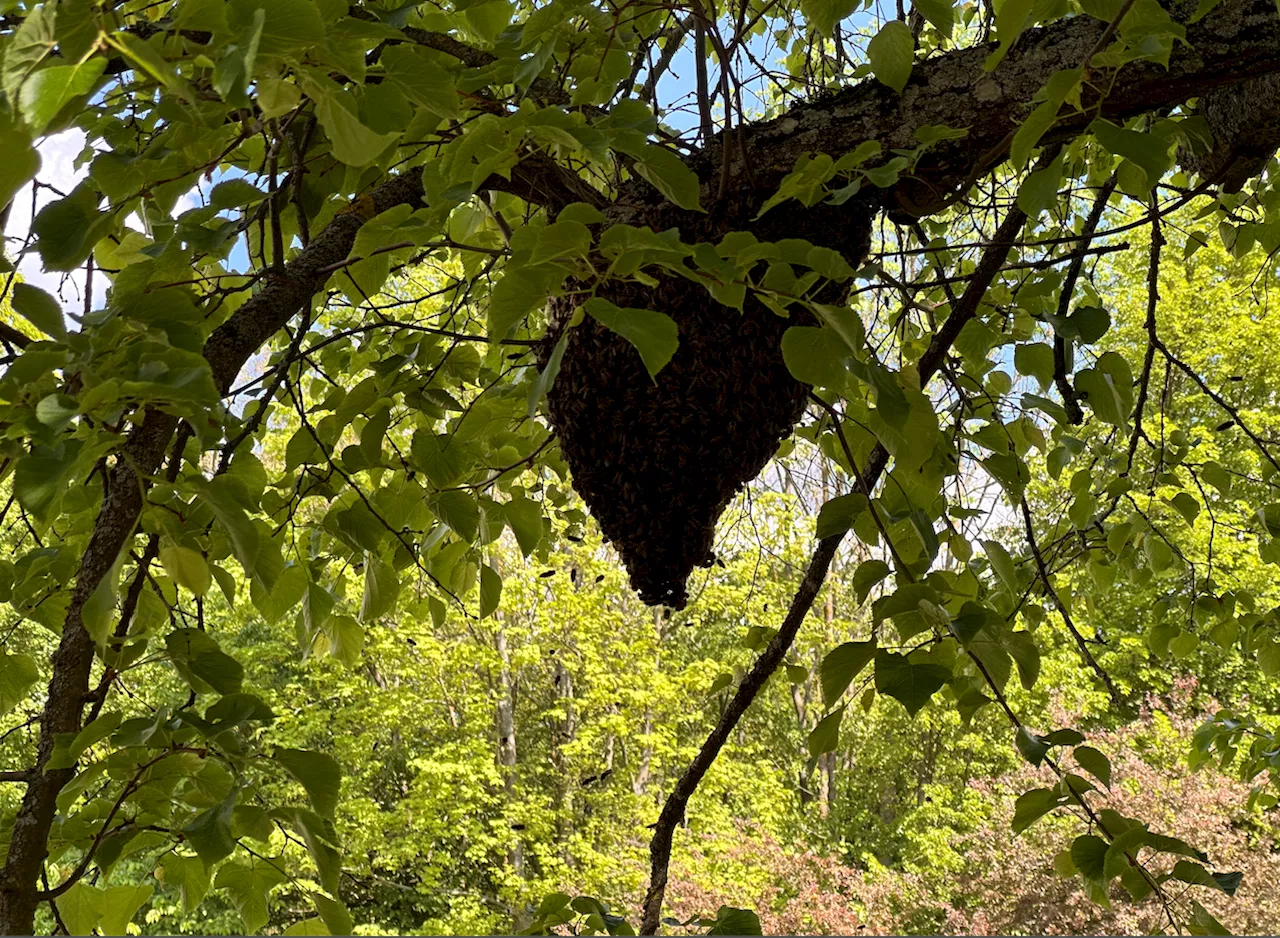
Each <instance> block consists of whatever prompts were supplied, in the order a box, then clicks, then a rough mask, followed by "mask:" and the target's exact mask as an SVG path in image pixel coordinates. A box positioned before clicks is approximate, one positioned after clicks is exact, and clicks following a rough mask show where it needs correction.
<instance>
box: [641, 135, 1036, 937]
mask: <svg viewBox="0 0 1280 938" xmlns="http://www.w3.org/2000/svg"><path fill="white" fill-rule="evenodd" d="M1054 156H1056V150H1055V151H1054V152H1053V153H1052V154H1049V155H1048V161H1052V159H1053V158H1054ZM1042 162H1044V158H1043V157H1042ZM1026 220H1027V217H1026V215H1025V214H1024V213H1023V212H1022V210H1021V209H1019V208H1017V207H1016V206H1015V207H1013V208H1011V209H1010V210H1009V214H1008V215H1007V216H1005V219H1004V221H1003V222H1002V223H1001V225H1000V227H999V228H998V229H997V230H996V233H995V236H994V237H993V238H992V242H993V245H992V246H991V247H989V248H987V250H986V251H985V252H983V255H982V257H981V259H980V260H979V262H978V266H977V268H976V269H975V270H974V272H973V277H972V278H971V279H970V281H969V285H968V286H967V287H966V288H965V291H964V294H963V295H962V296H961V297H960V302H959V303H957V304H956V306H955V308H954V309H953V310H952V312H951V315H950V316H949V317H948V318H947V320H946V322H944V323H943V324H942V327H941V328H940V329H939V330H938V332H937V333H936V334H935V335H934V337H933V340H932V341H931V342H930V343H929V347H928V349H926V350H925V353H924V354H923V355H922V356H921V357H920V361H919V363H918V364H917V366H916V368H917V371H918V373H919V376H920V384H921V386H922V387H923V386H924V385H925V384H926V383H927V382H928V380H929V379H930V378H932V377H933V376H934V374H936V373H937V371H938V369H939V368H940V367H941V365H942V362H943V360H944V359H945V358H946V355H947V353H948V351H950V349H951V345H952V343H953V342H955V339H956V336H958V335H959V334H960V330H961V329H963V328H964V326H965V324H966V323H968V322H969V321H970V320H972V319H973V318H974V316H976V315H977V313H978V307H979V305H980V304H981V302H982V298H983V297H984V296H985V295H986V293H987V288H988V287H990V286H991V283H992V281H994V280H995V278H996V275H997V274H998V273H999V272H1000V269H1001V268H1002V267H1003V265H1004V262H1005V260H1006V258H1008V256H1009V251H1010V245H1011V244H1012V243H1013V241H1014V239H1015V238H1016V237H1017V236H1018V234H1019V232H1021V230H1022V226H1023V224H1024V223H1025V222H1026ZM888 464H889V453H888V451H887V450H885V448H884V445H883V444H880V443H877V444H876V446H875V448H874V449H873V450H872V451H871V455H870V456H869V457H868V458H867V464H866V466H865V467H863V470H862V474H861V476H860V477H859V481H858V485H859V488H860V491H863V492H871V491H873V490H874V489H875V487H876V485H877V484H878V483H879V481H880V477H881V475H882V474H883V473H884V470H885V467H886V466H887V465H888ZM872 510H874V509H872ZM845 533H846V532H843V531H842V532H840V533H839V534H833V535H831V536H830V537H825V538H823V539H822V540H820V541H818V544H817V546H816V547H815V548H814V551H813V556H812V557H811V558H810V560H809V566H808V568H807V570H806V571H805V575H804V579H803V580H802V581H801V582H800V587H799V589H797V590H796V593H795V596H794V597H792V600H791V607H790V608H789V609H788V610H787V615H786V618H785V619H783V621H782V625H781V627H779V629H778V634H777V635H775V636H774V638H773V641H771V642H770V643H769V647H768V648H766V649H765V650H764V652H763V653H762V654H761V655H760V657H759V658H757V659H756V663H755V664H754V665H752V667H751V670H750V671H749V672H747V676H746V677H744V678H743V679H742V683H741V684H739V685H738V689H737V690H736V691H735V692H734V695H733V697H732V699H731V700H730V701H729V704H728V706H726V707H725V709H724V712H723V713H722V714H721V716H720V720H719V722H718V723H717V724H716V727H715V729H713V730H712V731H711V734H710V735H709V736H708V737H707V738H706V740H705V741H704V742H703V744H702V748H701V749H700V750H699V751H698V754H697V756H695V757H694V759H693V761H692V762H691V763H690V764H689V767H688V768H687V769H686V770H685V772H684V774H683V775H682V776H681V777H680V780H679V781H678V782H676V786H675V788H674V789H673V790H672V792H671V794H670V795H668V796H667V800H666V802H665V803H664V804H663V806H662V813H661V814H660V815H659V816H658V822H657V824H655V825H654V830H653V838H652V840H651V841H650V842H649V889H648V892H647V893H646V894H645V899H644V906H643V918H642V920H641V923H640V934H642V935H653V934H657V931H658V926H659V925H660V924H661V923H662V902H663V898H664V896H665V895H666V888H667V875H668V869H669V867H670V863H671V847H672V840H673V837H674V835H675V829H676V827H678V826H679V824H680V822H681V821H683V820H684V814H685V807H686V806H687V805H688V803H689V799H690V798H692V797H693V795H694V792H696V791H697V790H698V785H699V784H701V782H702V779H703V777H704V776H705V775H706V774H707V772H708V771H709V770H710V768H711V766H712V765H713V764H714V763H715V761H716V757H717V756H719V755H720V750H721V749H722V748H723V747H724V744H725V742H727V741H728V739H729V735H730V734H731V733H732V732H733V730H734V728H735V727H737V725H738V721H739V720H741V719H742V716H743V714H744V713H746V712H747V708H748V707H750V706H751V704H752V702H753V701H754V700H755V699H756V696H757V695H758V694H759V693H760V691H761V690H763V689H764V686H765V684H767V683H768V681H769V678H770V677H771V676H772V675H773V673H774V672H775V671H776V670H777V669H778V666H779V665H781V664H782V662H783V659H785V658H786V655H787V652H788V651H790V649H791V644H792V643H793V642H794V641H795V638H796V635H797V633H798V632H799V631H800V626H801V624H802V623H803V622H804V618H805V616H806V615H808V613H809V609H810V608H811V607H812V606H813V601H814V599H816V598H817V595H818V590H819V589H821V588H822V584H823V583H824V582H825V580H826V577H827V571H828V569H830V567H831V561H832V559H833V558H834V557H835V555H836V549H837V548H839V546H840V542H841V541H842V540H844V536H845Z"/></svg>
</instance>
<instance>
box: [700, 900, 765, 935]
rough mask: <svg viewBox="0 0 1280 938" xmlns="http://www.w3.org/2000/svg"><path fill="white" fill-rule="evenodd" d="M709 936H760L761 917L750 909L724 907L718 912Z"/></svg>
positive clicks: (708, 932)
mask: <svg viewBox="0 0 1280 938" xmlns="http://www.w3.org/2000/svg"><path fill="white" fill-rule="evenodd" d="M707 934H708V935H760V934H763V932H762V931H761V930H760V917H759V916H758V915H756V913H754V912H752V911H751V910H750V909H735V908H732V907H731V906H727V905H722V906H720V908H719V910H718V911H717V912H716V920H715V922H714V923H712V925H711V928H710V929H709V930H708V931H707Z"/></svg>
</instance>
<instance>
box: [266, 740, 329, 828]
mask: <svg viewBox="0 0 1280 938" xmlns="http://www.w3.org/2000/svg"><path fill="white" fill-rule="evenodd" d="M275 760H276V761H277V762H279V763H280V764H281V765H283V766H284V767H285V769H287V770H288V772H289V774H290V775H292V776H293V777H294V778H296V779H297V780H298V781H299V782H300V783H301V784H302V787H303V788H305V789H306V790H307V796H308V797H309V798H310V799H311V804H312V806H313V807H314V808H315V809H316V813H317V814H319V815H320V816H321V817H326V818H331V817H333V812H334V811H335V810H337V807H338V795H339V793H340V792H341V790H342V769H341V767H340V766H339V765H338V763H337V762H336V761H334V759H333V757H332V756H328V755H325V754H324V753H322V752H312V751H310V750H306V749H277V750H276V753H275Z"/></svg>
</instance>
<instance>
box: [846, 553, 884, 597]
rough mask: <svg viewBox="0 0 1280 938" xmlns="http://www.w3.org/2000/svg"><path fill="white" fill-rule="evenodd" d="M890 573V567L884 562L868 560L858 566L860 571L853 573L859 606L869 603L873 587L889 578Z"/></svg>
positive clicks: (854, 588)
mask: <svg viewBox="0 0 1280 938" xmlns="http://www.w3.org/2000/svg"><path fill="white" fill-rule="evenodd" d="M889 573H890V570H889V565H888V564H887V563H885V562H884V561H883V560H874V559H873V560H866V561H863V562H862V563H860V564H858V569H857V570H855V571H854V573H853V590H854V593H855V594H856V595H857V597H858V605H862V604H863V603H865V602H866V601H867V596H868V595H870V593H871V589H872V587H874V586H875V585H876V584H877V583H879V582H880V581H881V580H883V579H884V578H885V577H887V576H888V575H889Z"/></svg>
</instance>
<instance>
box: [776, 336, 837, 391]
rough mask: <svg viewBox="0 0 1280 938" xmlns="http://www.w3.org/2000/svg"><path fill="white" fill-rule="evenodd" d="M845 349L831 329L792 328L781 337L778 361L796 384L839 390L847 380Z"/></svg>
mask: <svg viewBox="0 0 1280 938" xmlns="http://www.w3.org/2000/svg"><path fill="white" fill-rule="evenodd" d="M849 355H850V350H849V346H848V345H847V344H845V342H844V340H843V339H841V338H840V336H839V334H838V333H837V332H836V331H835V330H834V329H823V328H817V327H815V326H792V327H791V328H789V329H788V330H787V331H786V332H784V333H783V334H782V360H783V362H785V363H786V366H787V370H788V371H790V372H791V376H792V377H793V378H795V379H796V380H797V381H803V382H804V383H805V384H811V385H813V386H814V387H823V388H841V387H844V385H845V382H846V381H847V379H848V376H849V374H848V371H847V369H846V368H845V360H846V359H847V358H848V357H849Z"/></svg>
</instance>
